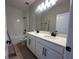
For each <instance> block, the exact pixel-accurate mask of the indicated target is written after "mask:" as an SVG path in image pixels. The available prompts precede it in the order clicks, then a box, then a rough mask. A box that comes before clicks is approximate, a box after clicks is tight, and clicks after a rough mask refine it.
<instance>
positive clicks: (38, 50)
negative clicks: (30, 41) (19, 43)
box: [36, 41, 44, 59]
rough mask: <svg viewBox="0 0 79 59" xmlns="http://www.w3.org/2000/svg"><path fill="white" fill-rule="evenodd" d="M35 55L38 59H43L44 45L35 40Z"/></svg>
mask: <svg viewBox="0 0 79 59" xmlns="http://www.w3.org/2000/svg"><path fill="white" fill-rule="evenodd" d="M36 56H37V57H38V59H44V47H43V46H42V45H41V44H40V43H39V42H37V41H36Z"/></svg>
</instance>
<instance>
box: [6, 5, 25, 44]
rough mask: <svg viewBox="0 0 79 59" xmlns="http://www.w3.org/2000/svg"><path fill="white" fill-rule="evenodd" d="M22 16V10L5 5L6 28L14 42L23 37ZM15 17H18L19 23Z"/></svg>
mask: <svg viewBox="0 0 79 59" xmlns="http://www.w3.org/2000/svg"><path fill="white" fill-rule="evenodd" d="M22 18H23V11H22V10H20V9H17V8H15V7H12V6H8V5H6V19H7V29H8V32H9V34H10V37H11V39H12V41H13V43H14V44H16V43H18V42H20V40H21V39H22V38H23V29H24V22H23V19H22ZM17 19H20V22H19V23H18V22H17V21H16V20H17Z"/></svg>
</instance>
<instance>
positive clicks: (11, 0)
mask: <svg viewBox="0 0 79 59" xmlns="http://www.w3.org/2000/svg"><path fill="white" fill-rule="evenodd" d="M5 1H6V5H10V6H14V7H16V8H19V9H23V10H24V9H25V8H27V7H28V6H30V5H31V4H33V3H34V2H35V1H38V0H5ZM39 1H40V0H39ZM62 1H67V0H58V3H57V4H60V3H61V2H62ZM25 2H28V3H29V5H26V4H25Z"/></svg>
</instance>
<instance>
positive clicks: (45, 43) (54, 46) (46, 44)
mask: <svg viewBox="0 0 79 59" xmlns="http://www.w3.org/2000/svg"><path fill="white" fill-rule="evenodd" d="M36 41H38V42H39V43H41V44H43V45H44V46H47V47H48V48H50V49H52V50H54V51H56V52H57V53H60V54H63V52H64V47H61V46H58V45H55V44H53V43H50V42H48V41H45V40H43V39H40V38H36Z"/></svg>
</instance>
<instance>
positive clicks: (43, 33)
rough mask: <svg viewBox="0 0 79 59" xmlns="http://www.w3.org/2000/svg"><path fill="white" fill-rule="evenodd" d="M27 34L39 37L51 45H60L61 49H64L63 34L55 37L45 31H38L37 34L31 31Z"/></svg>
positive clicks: (64, 37) (65, 38)
mask: <svg viewBox="0 0 79 59" xmlns="http://www.w3.org/2000/svg"><path fill="white" fill-rule="evenodd" d="M27 33H28V34H31V35H33V36H36V37H39V38H41V39H44V40H46V41H49V42H51V43H54V44H57V45H60V46H62V47H66V41H67V37H66V36H65V35H63V34H62V35H63V36H59V35H57V36H56V37H54V36H51V34H50V32H47V31H40V32H39V33H36V32H33V31H32V32H27Z"/></svg>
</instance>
